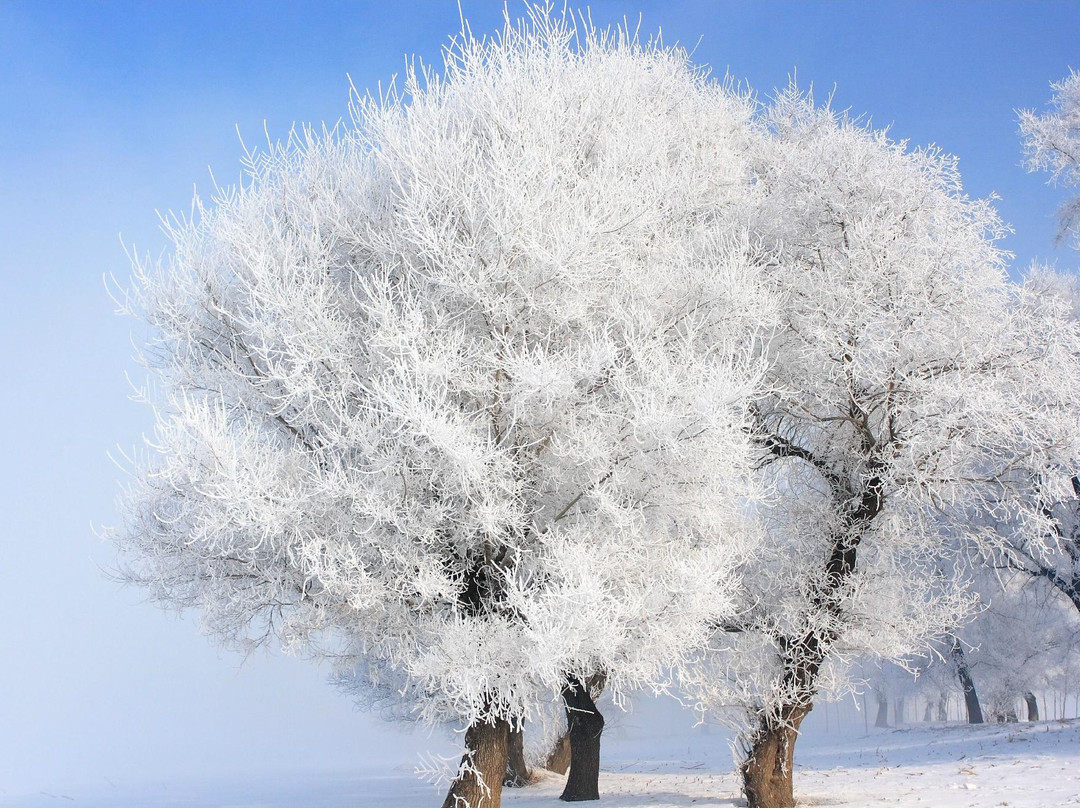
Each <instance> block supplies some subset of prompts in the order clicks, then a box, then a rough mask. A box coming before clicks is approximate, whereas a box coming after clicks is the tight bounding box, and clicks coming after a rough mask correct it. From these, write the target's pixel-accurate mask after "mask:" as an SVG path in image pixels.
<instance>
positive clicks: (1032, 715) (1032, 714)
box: [1024, 690, 1039, 721]
mask: <svg viewBox="0 0 1080 808" xmlns="http://www.w3.org/2000/svg"><path fill="white" fill-rule="evenodd" d="M1024 703H1025V704H1026V705H1027V720H1028V721H1038V720H1039V700H1038V699H1037V698H1035V694H1034V693H1032V692H1031V691H1030V690H1029V691H1027V692H1026V693H1024Z"/></svg>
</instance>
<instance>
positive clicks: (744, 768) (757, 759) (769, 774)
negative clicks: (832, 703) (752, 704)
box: [739, 704, 813, 808]
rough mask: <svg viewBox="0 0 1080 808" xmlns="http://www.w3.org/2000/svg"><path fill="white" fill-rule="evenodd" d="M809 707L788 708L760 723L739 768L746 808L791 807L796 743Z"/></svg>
mask: <svg viewBox="0 0 1080 808" xmlns="http://www.w3.org/2000/svg"><path fill="white" fill-rule="evenodd" d="M812 709H813V705H812V704H804V705H789V706H786V707H783V708H781V709H780V711H779V713H778V715H776V716H773V717H771V718H768V719H765V720H763V721H762V725H761V726H760V727H759V728H758V731H757V732H756V733H755V734H754V736H753V738H752V740H751V743H750V751H749V754H748V755H747V756H746V760H745V761H743V763H742V765H741V766H740V767H739V771H740V772H741V773H742V778H743V791H744V792H745V794H746V804H747V808H792V807H793V806H794V805H795V790H794V779H793V774H794V767H795V740H796V739H797V738H798V737H799V725H800V724H802V722H803V719H804V718H806V716H807V714H808V713H809V712H810V711H811V710H812Z"/></svg>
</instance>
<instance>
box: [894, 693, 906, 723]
mask: <svg viewBox="0 0 1080 808" xmlns="http://www.w3.org/2000/svg"><path fill="white" fill-rule="evenodd" d="M903 723H904V697H903V696H901V697H900V698H898V699H896V701H894V702H893V724H895V725H896V726H900V725H901V724H903Z"/></svg>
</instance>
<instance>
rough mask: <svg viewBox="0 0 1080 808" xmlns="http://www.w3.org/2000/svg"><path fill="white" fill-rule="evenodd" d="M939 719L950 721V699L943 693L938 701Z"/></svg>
mask: <svg viewBox="0 0 1080 808" xmlns="http://www.w3.org/2000/svg"><path fill="white" fill-rule="evenodd" d="M937 720H938V721H948V720H949V700H948V699H947V698H945V695H944V694H942V695H941V698H939V699H938V703H937Z"/></svg>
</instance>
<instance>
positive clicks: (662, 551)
mask: <svg viewBox="0 0 1080 808" xmlns="http://www.w3.org/2000/svg"><path fill="white" fill-rule="evenodd" d="M750 116H751V107H750V105H749V104H748V102H747V101H746V100H745V99H743V98H741V97H739V96H737V95H736V94H734V93H733V92H731V91H730V90H729V89H727V88H726V87H724V86H722V85H720V84H717V83H716V82H714V81H711V80H709V79H708V78H707V77H706V76H705V75H704V74H702V73H701V72H699V71H696V70H694V69H691V67H689V66H688V63H687V60H686V56H685V54H684V53H683V52H682V51H679V50H677V49H671V48H664V47H660V46H657V45H652V44H642V43H639V42H637V41H636V40H635V39H634V38H633V37H631V36H629V35H628V34H627V33H626V32H624V31H615V32H611V33H609V34H598V33H596V32H594V31H592V30H590V29H589V28H588V26H585V25H580V26H578V27H577V28H575V27H574V26H573V25H571V24H570V21H569V20H567V19H564V18H557V17H553V16H550V15H548V14H547V13H545V12H537V13H535V14H533V15H532V18H531V20H530V21H528V22H526V23H524V24H520V25H517V26H512V25H510V24H509V23H508V24H507V27H506V29H505V30H504V31H503V32H502V34H501V35H500V36H497V37H495V38H492V39H488V40H484V41H480V40H477V39H474V38H472V37H471V35H469V34H467V33H466V34H463V35H462V36H461V37H460V38H459V39H458V40H456V41H455V42H454V43H453V45H452V46H451V47H449V48H448V49H447V50H446V55H445V66H444V69H443V71H442V72H441V74H435V73H424V74H418V73H416V72H412V71H410V72H409V74H408V76H407V78H406V81H405V84H404V88H403V92H402V93H401V94H400V95H399V94H395V93H390V94H388V95H387V96H385V97H382V98H378V99H372V98H367V97H365V98H357V99H356V101H355V103H354V106H353V116H352V123H351V125H342V126H339V127H338V128H336V129H335V130H333V131H329V132H328V131H314V130H311V129H305V130H302V131H299V132H295V133H294V134H293V135H292V136H290V138H289V140H288V142H286V143H284V144H280V145H273V146H270V147H269V148H268V149H267V150H266V151H265V152H262V153H258V154H249V155H248V157H247V161H246V162H247V171H248V174H247V178H246V180H245V181H244V183H243V184H242V186H241V187H239V188H234V189H231V190H226V191H221V192H219V193H218V194H217V195H216V196H215V197H214V199H213V200H212V202H211V203H209V204H204V203H203V202H201V201H198V200H196V203H195V206H194V213H193V216H192V218H191V219H181V220H174V221H172V223H171V224H170V225H169V235H170V236H171V238H172V240H173V250H172V253H171V255H170V256H169V257H168V258H167V259H166V260H165V261H164V262H161V263H155V262H148V261H141V260H139V261H137V262H136V265H135V281H134V284H133V286H132V288H131V290H130V291H129V292H128V293H127V298H126V299H125V301H124V308H125V309H127V310H128V311H129V312H131V313H133V314H135V315H136V316H138V317H139V318H141V319H143V320H144V321H145V322H146V323H148V324H149V326H151V328H152V334H153V338H152V341H151V343H150V344H149V346H148V347H147V349H146V351H145V354H144V359H145V362H146V364H147V365H148V366H149V368H150V369H151V372H152V374H153V378H154V382H153V391H152V392H151V393H150V394H149V399H150V401H151V402H152V404H153V406H154V412H155V416H156V421H157V427H156V432H155V436H154V437H153V439H152V440H151V442H150V445H149V447H148V450H147V452H146V453H145V456H144V457H141V458H138V459H137V462H136V463H135V468H134V472H133V473H134V477H133V480H132V482H131V484H130V486H129V490H128V491H127V494H126V495H125V497H124V500H123V505H124V512H125V514H126V518H125V522H124V524H123V525H122V526H121V527H119V528H118V529H117V530H116V531H115V534H114V535H115V538H116V540H117V542H118V543H119V544H120V545H121V547H122V548H123V550H124V551H125V552H126V554H127V556H126V557H127V559H128V561H129V568H128V570H127V574H128V575H129V577H130V578H131V579H132V580H135V581H138V582H140V583H142V584H145V585H146V586H147V587H149V589H150V591H151V592H152V594H153V596H154V597H155V598H156V599H157V600H159V601H160V602H162V603H164V604H166V605H171V606H178V607H194V608H197V609H198V610H199V611H200V613H201V616H202V621H203V625H204V626H205V628H206V629H207V630H208V631H209V632H211V633H212V634H214V635H216V636H218V637H220V638H223V639H225V640H226V641H229V642H233V643H239V644H243V645H251V644H255V645H258V644H261V643H265V642H270V641H272V640H280V641H282V642H283V644H284V646H285V647H286V648H288V649H292V650H296V651H300V652H304V653H309V654H313V655H316V656H318V655H321V654H330V655H333V656H334V657H335V658H337V659H339V660H343V661H344V665H345V666H346V667H347V668H348V669H349V670H351V671H352V672H353V673H352V679H351V681H352V682H353V683H354V685H355V687H356V688H358V690H359V691H361V697H362V698H369V699H379V698H382V697H385V696H386V695H387V694H394V698H395V699H396V700H397V701H398V702H399V707H400V709H402V710H404V711H407V712H410V713H412V714H413V715H415V716H418V717H420V718H422V719H425V720H429V721H438V722H450V723H452V724H457V725H460V726H462V727H464V728H466V732H465V735H464V740H465V746H466V753H465V757H464V758H463V760H462V765H461V767H460V769H459V771H458V773H457V777H456V779H455V780H454V782H453V784H452V786H451V788H450V793H449V794H448V795H447V798H446V803H445V804H446V805H447V806H465V805H471V806H473V808H478V806H480V805H481V804H482V805H483V806H485V808H489V806H490V807H492V808H497V806H498V805H499V800H500V797H499V791H500V787H501V779H502V774H503V770H504V769H505V765H506V739H507V733H508V731H509V729H510V727H511V726H514V725H518V724H519V723H520V722H521V721H522V720H524V719H526V718H527V717H528V716H530V715H531V713H532V711H533V710H534V709H535V706H536V704H537V703H538V700H540V699H545V698H546V699H551V698H553V697H554V698H559V697H560V695H561V696H562V697H564V698H565V699H566V701H567V705H568V708H573V709H575V710H576V711H577V712H578V714H579V715H582V716H585V717H589V716H593V717H592V718H591V719H590V720H588V721H586V720H584V719H583V721H582V722H581V724H582V726H581V727H580V728H579V734H578V735H577V736H575V737H574V755H575V757H574V762H573V764H572V766H571V775H570V782H569V784H568V787H567V794H566V795H565V796H566V797H567V798H573V799H579V798H588V797H595V796H596V795H595V793H590V792H595V781H596V769H597V767H598V762H599V758H598V755H599V730H600V728H601V727H602V719H599V716H598V714H596V711H595V707H594V706H593V705H592V704H591V700H590V699H589V698H588V692H587V690H585V688H584V686H583V683H584V682H585V681H586V679H588V678H589V677H591V676H596V675H602V676H605V677H606V681H607V686H608V687H610V688H613V689H615V690H616V691H620V692H622V691H625V690H627V689H628V688H631V687H636V686H640V685H642V684H647V683H650V682H653V681H655V680H656V679H657V678H658V677H660V676H661V675H663V671H664V670H665V668H666V666H669V665H671V664H673V663H674V662H676V661H677V660H678V659H680V658H681V657H682V656H683V655H685V654H686V653H688V652H689V651H691V650H693V649H694V648H696V647H699V646H700V644H701V643H702V642H703V641H704V640H705V639H706V637H707V627H708V626H709V625H715V624H717V623H720V622H723V621H725V620H728V619H730V618H731V616H732V614H733V612H734V610H735V608H736V603H735V590H736V588H737V583H738V577H737V575H736V574H735V570H736V569H737V567H738V566H739V565H740V564H742V563H744V562H745V561H746V559H747V558H748V555H749V553H750V551H751V550H752V549H753V546H754V544H755V543H756V533H755V529H754V526H753V523H751V522H750V521H749V519H748V517H749V515H750V514H751V513H752V511H753V501H754V499H755V496H756V495H755V491H756V490H757V485H758V483H757V481H756V479H755V477H754V475H753V474H752V473H751V472H752V454H753V451H754V450H753V447H752V446H751V436H750V433H751V429H750V427H751V422H750V416H749V410H748V402H749V401H751V400H753V399H754V398H755V397H756V396H757V395H758V394H757V392H756V391H757V389H758V385H759V383H760V382H761V378H762V372H761V370H760V369H759V368H760V367H762V363H761V357H760V356H754V355H753V354H752V353H750V352H749V351H747V350H746V346H747V345H748V344H749V343H750V342H752V340H750V339H748V336H747V335H748V330H753V329H756V328H761V327H767V326H768V323H769V318H770V316H771V309H770V307H769V305H768V299H769V298H768V297H767V296H765V295H764V294H762V292H761V290H760V288H759V285H758V284H757V283H756V281H755V278H756V273H757V269H756V267H755V266H754V264H753V261H752V260H751V259H752V253H753V250H752V249H751V248H750V247H749V245H748V243H747V241H746V238H745V234H744V232H743V231H742V229H741V228H739V227H734V226H732V224H731V223H732V222H733V221H734V220H735V219H736V218H737V216H738V215H741V214H740V211H741V210H742V208H744V207H745V205H746V198H747V195H748V194H750V193H751V192H752V191H751V185H750V181H749V177H750V173H749V169H750V165H749V162H748V159H749V154H750V153H751V150H752V149H751V143H752V141H753V140H754V138H756V137H758V135H757V134H756V133H755V132H754V130H753V127H752V126H751V125H750ZM573 730H574V725H573V723H572V724H571V731H572V733H573ZM575 770H576V772H577V773H576V774H575ZM575 776H576V777H577V780H575Z"/></svg>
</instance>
